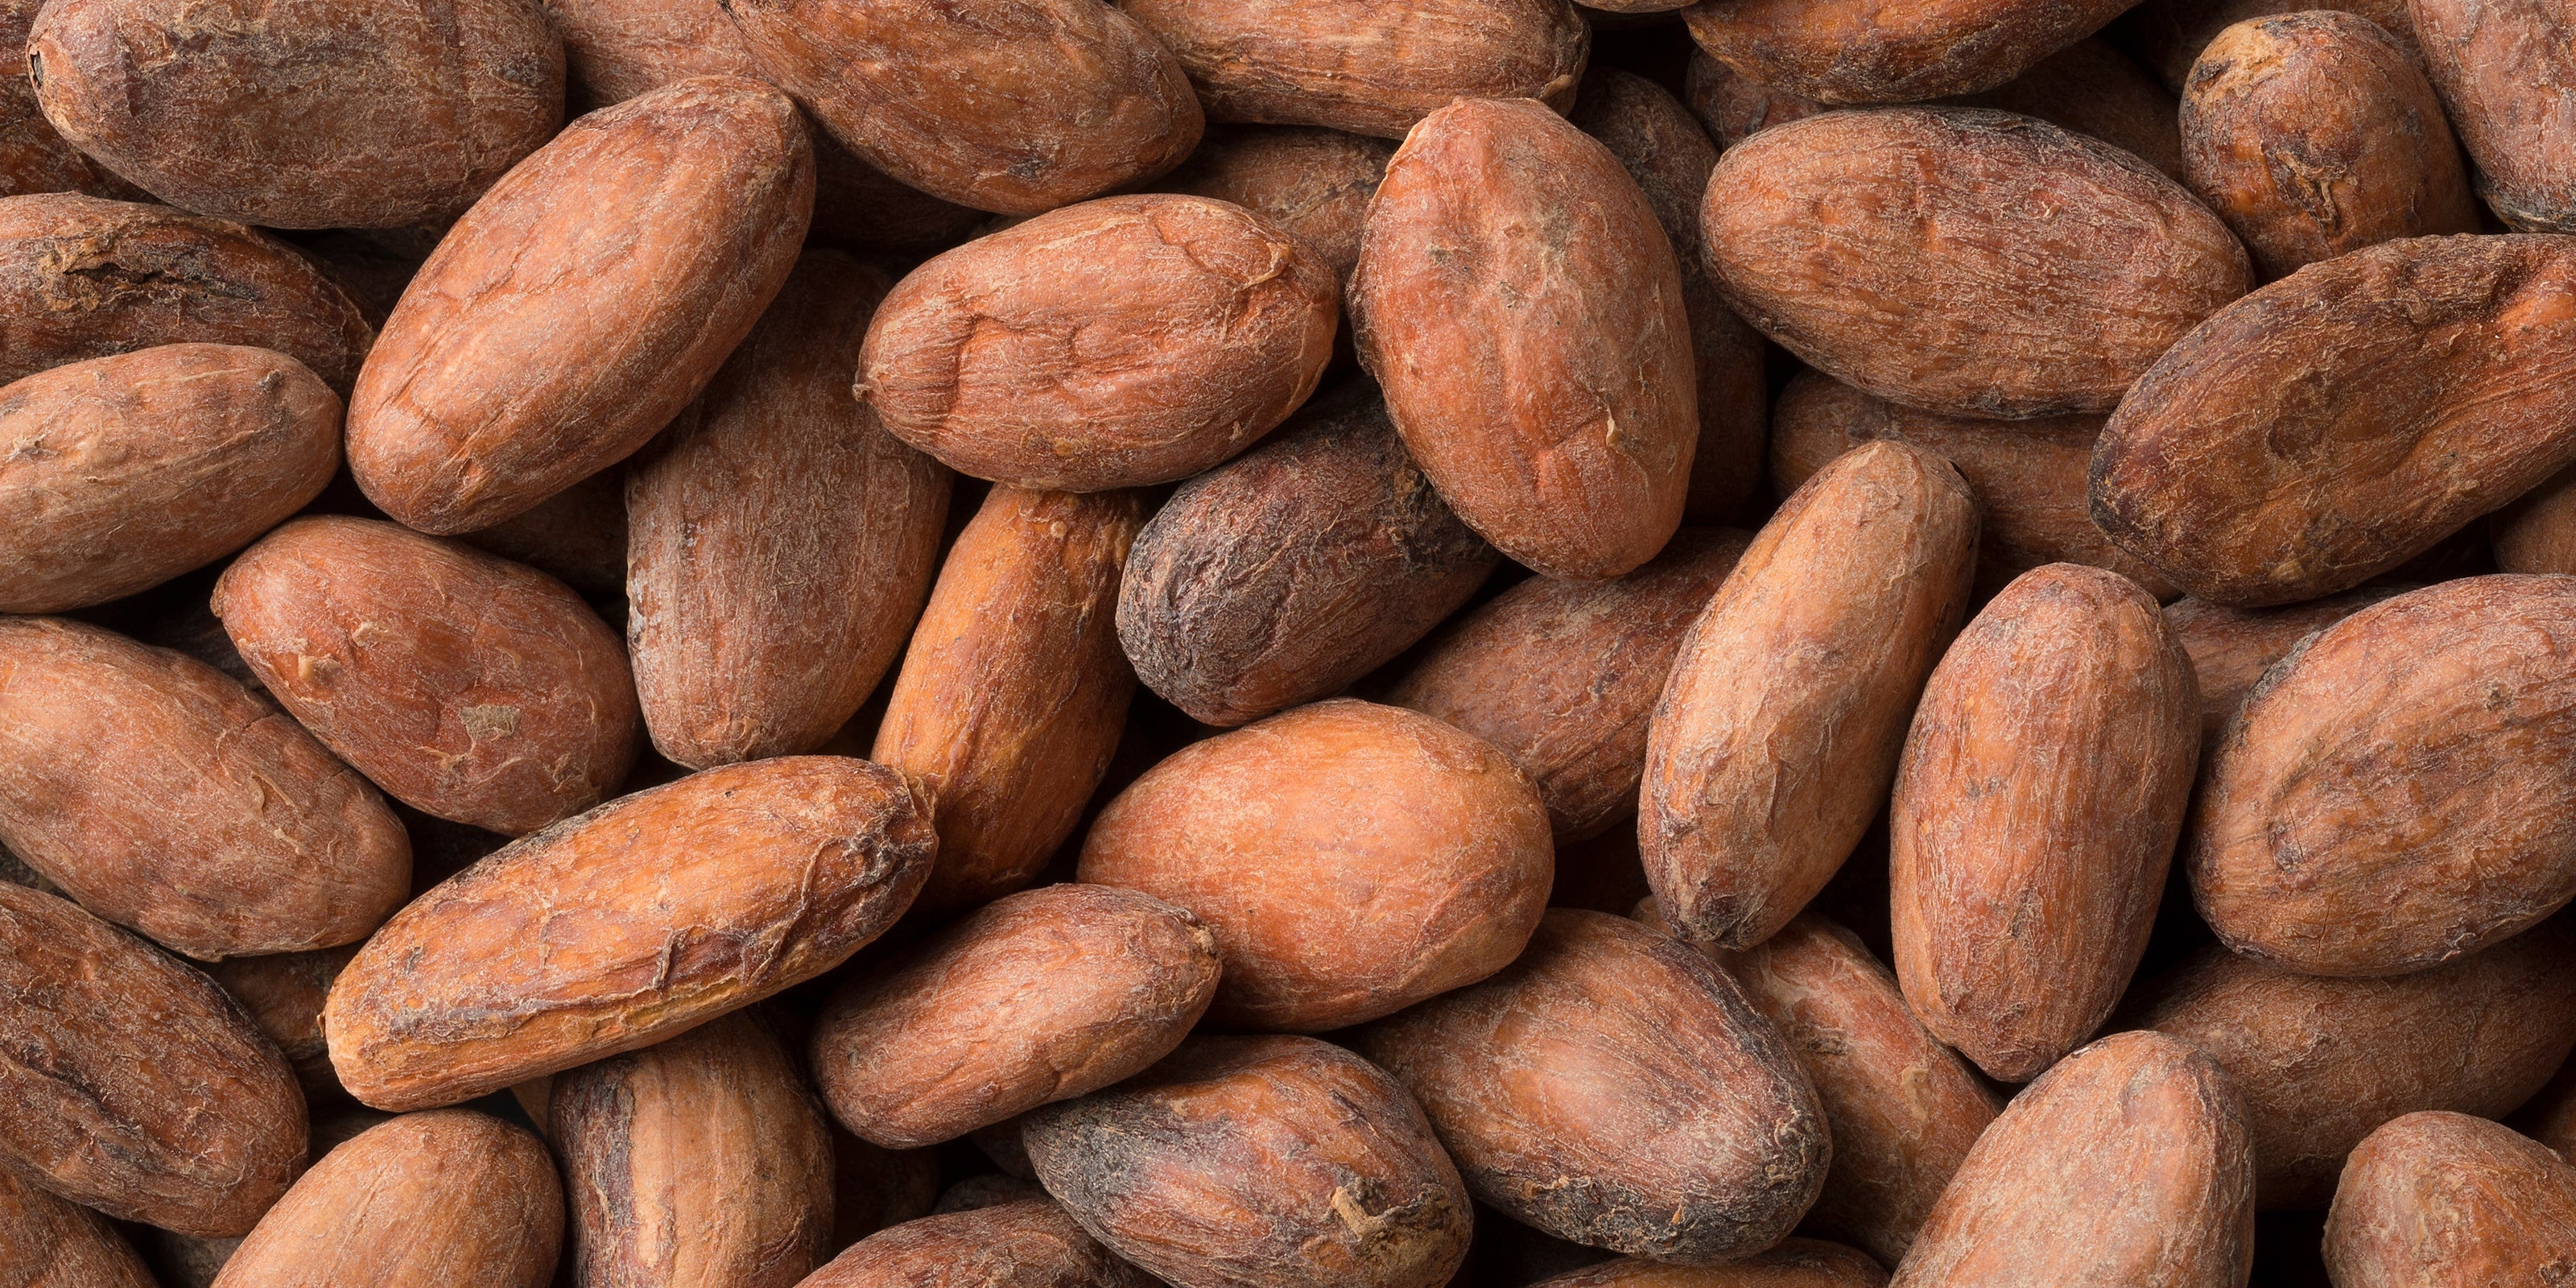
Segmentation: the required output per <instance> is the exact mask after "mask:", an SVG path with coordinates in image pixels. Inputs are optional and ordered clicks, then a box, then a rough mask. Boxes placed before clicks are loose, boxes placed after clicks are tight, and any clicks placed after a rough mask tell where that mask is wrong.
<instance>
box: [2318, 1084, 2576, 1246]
mask: <svg viewBox="0 0 2576 1288" xmlns="http://www.w3.org/2000/svg"><path fill="white" fill-rule="evenodd" d="M2325 1257H2326V1269H2327V1272H2328V1273H2329V1274H2331V1275H2333V1276H2334V1281H2335V1283H2336V1284H2337V1285H2338V1288H2468V1285H2471V1284H2477V1285H2482V1286H2486V1288H2547V1285H2548V1284H2549V1281H2550V1280H2551V1279H2553V1278H2560V1277H2563V1276H2561V1275H2560V1274H2559V1271H2560V1270H2561V1269H2562V1268H2563V1267H2566V1266H2568V1265H2571V1264H2576V1167H2571V1166H2569V1165H2568V1164H2567V1163H2566V1162H2565V1161H2564V1160H2562V1159H2560V1158H2559V1157H2558V1156H2557V1155H2556V1154H2553V1153H2551V1152H2550V1151H2549V1150H2548V1148H2547V1147H2545V1146H2542V1145H2540V1144H2538V1143H2537V1142H2534V1141H2531V1140H2529V1139H2526V1138H2524V1137H2522V1136H2519V1135H2517V1134H2515V1133H2514V1132H2513V1131H2512V1130H2510V1129H2509V1128H2505V1127H2500V1126H2497V1125H2496V1124H2494V1123H2491V1122H2488V1121H2486V1120H2485V1119H2482V1118H2472V1117H2469V1116H2468V1115H2466V1114H2454V1113H2442V1112H2426V1113H2419V1114H2408V1115H2407V1116H2405V1117H2403V1118H2400V1119H2398V1120H2396V1121H2395V1122H2392V1123H2390V1124H2388V1125H2387V1126H2385V1127H2382V1128H2380V1129H2379V1130H2378V1131H2375V1132H2372V1133H2371V1134H2370V1138H2369V1139H2367V1140H2364V1141H2363V1142H2362V1143H2361V1145H2360V1147H2359V1148H2357V1149H2355V1150H2353V1151H2352V1161H2351V1162H2349V1163H2346V1164H2345V1165H2344V1170H2343V1177H2342V1180H2341V1183H2340V1184H2338V1185H2337V1186H2336V1187H2335V1200H2334V1209H2333V1211H2332V1212H2330V1213H2328V1214H2327V1216H2326V1246H2325Z"/></svg>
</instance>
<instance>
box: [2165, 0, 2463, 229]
mask: <svg viewBox="0 0 2576 1288" xmlns="http://www.w3.org/2000/svg"><path fill="white" fill-rule="evenodd" d="M2182 138H2183V149H2184V152H2185V154H2186V156H2187V157H2188V158H2189V160H2190V166H2191V172H2190V176H2189V180H2188V181H2189V182H2190V184H2191V186H2192V189H2193V191H2195V192H2198V193H2199V194H2200V195H2201V197H2202V198H2203V199H2204V200H2206V201H2208V202H2209V204H2210V207H2211V209H2214V210H2216V211H2217V212H2218V215H2219V217H2220V218H2222V219H2225V220H2226V221H2227V225H2228V227H2230V228H2233V229H2235V230H2236V235H2237V236H2239V237H2241V238H2243V239H2244V241H2245V246H2246V249H2247V250H2249V251H2251V252H2252V253H2253V256H2254V266H2255V267H2256V268H2257V269H2259V270H2260V271H2261V272H2262V275H2263V276H2264V277H2267V278H2273V277H2281V276H2284V275H2286V274H2288V273H2291V272H2294V271H2296V270H2297V269H2299V268H2302V267H2304V266H2306V265H2309V264H2313V263H2315V262H2317V261H2318V260H2322V259H2332V258H2334V257H2335V256H2337V255H2341V254H2344V253H2345V252H2347V251H2354V250H2359V249H2361V248H2362V247H2364V246H2370V245H2375V244H2377V243H2379V242H2383V241H2389V240H2391V239H2394V238H2398V237H2421V236H2425V235H2428V234H2439V233H2474V232H2477V231H2479V224H2478V206H2477V199H2476V198H2475V197H2473V196H2471V195H2470V192H2469V176H2468V173H2467V166H2466V165H2465V163H2463V162H2462V161H2461V159H2460V145H2459V144H2458V143H2456V142H2454V141H2453V140H2452V138H2451V127H2450V125H2449V124H2448V123H2447V122H2446V121H2445V120H2444V119H2443V116H2442V105H2441V103H2440V102H2439V101H2438V100H2436V99H2435V98H2434V97H2433V87H2432V85H2431V84H2429V83H2427V82H2426V81H2425V79H2424V69H2423V66H2422V64H2421V63H2420V62H2419V61H2418V55H2417V54H2416V53H2415V52H2414V51H2413V50H2410V49H2408V48H2407V47H2406V46H2405V45H2402V44H2400V43H2398V40H2397V38H2396V37H2394V36H2391V35H2389V34H2388V33H2387V32H2385V31H2382V30H2380V29H2379V25H2378V24H2377V23H2374V22H2372V21H2371V20H2369V19H2368V18H2364V17H2361V16H2360V15H2358V14H2349V13H2337V12H2334V11H2332V10H2319V11H2310V12H2305V13H2293V14H2282V15H2279V16H2276V17H2269V18H2257V19H2253V20H2250V21H2247V22H2240V23H2238V24H2236V25H2235V26H2233V27H2229V28H2228V29H2227V30H2225V31H2222V32H2220V33H2218V38H2217V39H2216V40H2213V41H2211V42H2210V45H2209V48H2208V49H2206V50H2204V51H2203V52H2202V53H2201V56H2200V61H2199V62H2197V63H2195V64H2193V66H2192V70H2191V81H2190V83H2189V84H2188V85H2187V86H2186V87H2185V89H2184V91H2183V100H2182Z"/></svg>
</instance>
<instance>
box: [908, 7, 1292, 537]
mask: <svg viewBox="0 0 2576 1288" xmlns="http://www.w3.org/2000/svg"><path fill="white" fill-rule="evenodd" d="M1084 2H1085V3H1089V2H1090V0H1084ZM1338 307H1339V286H1338V283H1337V282H1336V280H1335V278H1334V276H1333V271H1332V269H1331V268H1330V267H1328V266H1326V265H1325V264H1324V262H1323V261H1322V260H1321V259H1319V258H1317V257H1316V255H1315V252H1313V251H1312V250H1309V249H1307V248H1306V247H1305V246H1304V245H1303V244H1301V243H1300V242H1298V240H1297V239H1296V238H1294V237H1292V236H1290V235H1289V234H1288V233H1287V231H1286V230H1284V229H1282V228H1281V227H1280V226H1279V225H1277V224H1275V223H1272V222H1271V221H1270V220H1268V219H1267V218H1264V217H1262V216H1260V215H1256V214H1254V213H1252V212H1251V211H1249V210H1245V209H1244V208H1242V207H1241V206H1236V205H1232V204H1229V203H1227V202H1222V201H1212V200H1209V199H1208V198H1205V197H1188V196H1179V195H1174V194H1168V193H1148V194H1143V195H1138V196H1126V197H1104V198H1101V199H1100V200H1098V201H1088V202H1084V203H1083V204H1081V205H1078V206H1072V207H1068V208H1066V209H1062V210H1056V211H1051V212H1049V213H1047V214H1044V215H1040V216H1038V217H1037V218H1035V219H1031V220H1029V221H1027V222H1025V223H1021V224H1017V225H1014V226H1012V227H1010V228H1007V229H1004V230H1003V231H1001V232H997V233H994V234H992V235H990V236H986V237H980V238H977V239H976V240H974V241H972V242H969V243H967V244H966V245H964V246H960V247H958V248H957V249H955V250H952V251H949V252H947V253H945V254H943V255H940V256H938V257H936V258H934V259H932V260H931V261H930V262H928V263H926V264H923V265H922V266H921V267H920V268H917V269H914V270H913V271H912V273H911V274H909V275H907V276H906V277H905V278H904V279H903V280H902V281H900V282H898V283H896V284H895V288H894V291H893V293H892V294H889V295H888V296H886V299H885V303H883V304H881V305H879V306H878V308H877V313H876V318H875V320H874V321H872V322H871V323H869V324H868V335H867V342H866V344H865V345H864V346H863V347H862V348H861V349H860V351H859V375H858V385H857V393H858V397H859V400H860V401H861V402H864V403H866V404H868V405H869V406H870V407H872V408H874V409H875V410H876V413H877V415H878V416H879V417H881V418H882V419H883V420H884V422H885V427H886V428H887V429H888V430H890V431H892V432H893V433H894V435H895V437H897V438H900V439H902V440H904V441H905V442H908V443H910V444H912V445H913V446H915V447H918V448H920V449H922V450H923V451H925V452H928V453H930V454H931V455H932V456H935V457H938V458H939V459H940V460H942V461H945V462H947V463H948V464H949V465H950V466H951V467H953V468H955V469H956V470H958V471H959V472H960V473H964V474H971V475H974V476H975V477H977V478H987V479H992V480H993V481H995V482H997V483H1009V484H1012V485H1014V486H1018V487H1040V488H1056V489H1061V490H1064V491H1070V492H1096V491H1104V490H1107V489H1110V488H1121V487H1139V486H1143V485H1145V484H1149V483H1168V482H1170V481H1172V480H1174V479H1180V478H1187V477H1188V476H1190V475H1192V474H1196V473H1199V472H1200V471H1202V470H1205V469H1207V468H1208V467H1210V466H1213V465H1215V464H1217V463H1219V462H1221V461H1224V460H1226V459H1227V458H1229V457H1232V456H1234V455H1235V454H1237V453H1239V452H1241V451H1243V449H1245V448H1247V447H1249V446H1251V445H1252V444H1253V443H1254V442H1256V441H1258V440H1259V439H1260V438H1261V436H1262V435H1264V434H1267V433H1269V432H1270V431H1271V430H1272V429H1273V428H1275V427H1277V426H1278V424H1279V422H1281V421H1283V420H1285V419H1287V418H1288V413H1289V412H1291V411H1294V410H1296V408H1297V405H1298V404H1299V403H1302V402H1304V401H1306V397H1307V395H1309V394H1311V393H1313V392H1314V391H1315V385H1316V382H1317V381H1319V380H1320V379H1322V377H1323V374H1324V367H1325V364H1326V363H1327V362H1329V361H1330V360H1331V358H1332V353H1333V333H1334V329H1335V327H1336V324H1337V318H1338Z"/></svg>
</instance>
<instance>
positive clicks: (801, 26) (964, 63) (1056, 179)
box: [719, 0, 1203, 215]
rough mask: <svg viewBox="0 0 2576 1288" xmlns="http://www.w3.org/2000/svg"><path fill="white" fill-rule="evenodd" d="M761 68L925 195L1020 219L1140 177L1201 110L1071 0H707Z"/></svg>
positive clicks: (1103, 18)
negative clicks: (974, 0)
mask: <svg viewBox="0 0 2576 1288" xmlns="http://www.w3.org/2000/svg"><path fill="white" fill-rule="evenodd" d="M719 3H720V5H721V7H722V8H723V9H724V11H725V14H726V16H727V17H730V18H731V19H733V23H734V26H735V29H736V30H738V31H739V32H740V33H741V36H742V43H743V47H744V48H745V49H746V50H748V51H749V52H750V54H751V57H752V60H753V61H754V62H755V63H757V64H758V65H759V66H760V68H761V70H762V72H763V73H764V74H765V75H766V76H767V77H768V78H769V79H771V80H774V81H776V82H777V83H778V84H779V85H780V86H782V87H784V88H785V89H786V90H787V92H788V93H790V94H793V95H795V96H796V100H797V102H799V103H801V104H803V105H804V106H805V109H806V110H807V111H809V112H811V113H813V115H814V118H815V120H816V121H818V122H820V123H821V125H822V126H823V128H824V129H826V130H828V131H830V132H831V134H832V137H833V138H835V139H838V140H839V141H840V142H841V143H842V145H843V146H845V147H847V148H849V149H850V151H852V152H854V153H856V154H858V156H859V157H860V158H862V159H863V160H865V161H867V162H868V164H870V165H872V166H874V167H876V168H877V169H879V170H882V171H884V172H885V173H887V174H889V175H891V176H893V177H894V178H896V179H899V180H901V181H903V182H904V183H906V184H909V185H911V186H912V187H915V188H919V189H921V190H922V191H924V192H927V193H930V194H932V195H933V196H936V197H940V198H943V199H945V200H948V201H953V202H956V203H958V204H960V205H964V206H972V207H974V208H975V209H978V210H989V211H994V212H997V213H1000V214H1007V215H1034V214H1037V213H1039V212H1041V211H1046V210H1053V209H1055V208H1056V207H1058V206H1062V205H1067V204H1069V203H1072V202H1076V201H1080V200H1082V199H1084V198H1086V197H1093V196H1097V195H1099V194H1101V193H1103V192H1107V191H1109V190H1111V189H1113V188H1119V187H1125V186H1128V185H1131V184H1136V183H1140V182H1143V181H1145V180H1148V179H1152V178H1154V177H1155V176H1157V175H1160V174H1162V173H1163V172H1164V171H1167V170H1169V169H1171V168H1172V167H1173V166H1175V165H1178V164H1180V161H1181V158H1183V157H1186V156H1188V155H1189V154H1190V149H1191V148H1192V147H1194V146H1196V145H1197V143H1198V141H1199V133H1200V130H1201V128H1202V125H1203V121H1202V118H1201V115H1200V111H1199V102H1198V100H1197V99H1196V98H1195V97H1193V96H1192V95H1191V93H1190V86H1189V81H1188V78H1187V77H1185V76H1184V75H1183V74H1182V67H1181V64H1180V62H1178V61H1177V60H1175V59H1174V58H1173V56H1172V54H1171V53H1170V52H1169V51H1167V50H1165V49H1164V48H1163V46H1162V45H1160V44H1158V43H1156V42H1155V40H1154V38H1153V36H1152V35H1150V34H1148V32H1147V30H1146V28H1144V27H1142V26H1140V25H1138V23H1137V22H1136V20H1135V19H1134V18H1132V17H1130V16H1129V15H1127V14H1125V13H1122V12H1120V11H1118V10H1117V9H1114V8H1111V7H1109V6H1107V5H1103V4H1090V3H1082V2H1081V0H991V2H990V3H986V4H983V5H979V6H978V7H976V8H975V9H971V10H969V9H961V8H957V7H953V6H949V5H944V4H936V3H928V2H927V0H869V2H868V3H865V4H845V3H836V2H835V0H719Z"/></svg>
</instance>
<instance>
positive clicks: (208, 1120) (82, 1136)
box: [0, 883, 305, 1264]
mask: <svg viewBox="0 0 2576 1288" xmlns="http://www.w3.org/2000/svg"><path fill="white" fill-rule="evenodd" d="M0 1051H5V1052H7V1053H8V1054H7V1058H6V1059H0V1101H5V1102H6V1103H7V1104H8V1105H9V1106H10V1111H9V1113H7V1114H6V1115H0V1170H6V1169H7V1168H9V1167H12V1166H16V1167H22V1168H24V1169H26V1171H27V1173H28V1174H29V1176H30V1177H31V1178H32V1179H33V1180H35V1181H36V1182H37V1183H38V1184H41V1185H43V1186H44V1187H45V1188H46V1189H49V1190H52V1191H53V1192H54V1193H56V1194H59V1195H62V1196H63V1197H65V1198H68V1199H70V1200H72V1201H73V1202H75V1203H80V1204H84V1205H86V1206H89V1207H93V1208H97V1209H98V1210H100V1211H102V1212H105V1213H107V1214H108V1215H110V1216H114V1217H119V1218H122V1219H124V1220H128V1221H145V1222H149V1223H151V1224H153V1225H157V1226H161V1227H163V1228H165V1229H170V1230H176V1231H179V1232H181V1233H183V1234H192V1235H200V1236H207V1237H215V1236H224V1235H235V1234H243V1233H246V1232H248V1231H249V1230H250V1228H251V1225H252V1224H253V1223H254V1222H256V1221H258V1220H259V1217H260V1213H262V1212H264V1211H266V1210H268V1206H269V1205H270V1204H272V1203H275V1202H276V1201H277V1199H278V1196H279V1195H281V1194H284V1193H285V1192H286V1187H287V1184H288V1182H290V1181H293V1180H294V1179H295V1173H296V1172H297V1171H298V1170H299V1169H301V1168H302V1167H303V1166H304V1145H305V1117H304V1097H303V1096H302V1095H301V1094H299V1093H298V1092H297V1091H296V1089H295V1072H294V1070H292V1069H290V1068H288V1067H287V1064H286V1060H285V1058H284V1057H282V1056H280V1055H279V1054H278V1053H277V1048H276V1047H275V1046H272V1045H270V1043H269V1041H268V1039H267V1038H265V1037H263V1036H261V1035H260V1031H259V1030H258V1029H257V1028H255V1027H253V1026H252V1024H251V1022H250V1020H249V1019H248V1018H247V1017H245V1016H244V1015H243V1014H242V1013H241V1009H240V1008H239V1007H238V1006H235V1005H234V1004H233V1001H232V999H231V998H229V997H226V996H225V995H224V992H223V990H222V989H219V988H217V987H215V985H214V984H213V982H212V981H209V980H208V979H207V978H206V977H205V976H203V975H200V974H198V973H197V972H195V971H193V970H190V969H188V968H187V967H185V966H182V965H180V964H179V963H178V962H176V961H173V960H171V959H170V958H168V957H165V956H163V955H162V954H161V953H160V952H159V950H157V949H154V948H153V947H151V946H150V945H148V944H145V943H143V942H142V941H140V940H137V939H135V938H133V937H131V936H129V935H127V934H125V933H124V932H123V931H120V930H118V929H116V928H115V927H113V926H110V925H108V924H107V923H106V922H103V921H100V920H99V919H98V918H96V917H93V916H91V915H89V914H88V913H85V912H83V911H81V910H80V909H79V908H77V907H75V906H73V905H72V904H70V903H68V902H66V901H64V900H61V899H57V898H54V897H53V896H52V895H48V894H39V893H37V892H36V891H34V890H30V889H28V888H26V887H25V886H20V885H11V884H6V883H0ZM0 1264H6V1263H0Z"/></svg>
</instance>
